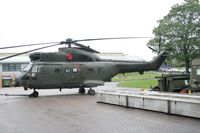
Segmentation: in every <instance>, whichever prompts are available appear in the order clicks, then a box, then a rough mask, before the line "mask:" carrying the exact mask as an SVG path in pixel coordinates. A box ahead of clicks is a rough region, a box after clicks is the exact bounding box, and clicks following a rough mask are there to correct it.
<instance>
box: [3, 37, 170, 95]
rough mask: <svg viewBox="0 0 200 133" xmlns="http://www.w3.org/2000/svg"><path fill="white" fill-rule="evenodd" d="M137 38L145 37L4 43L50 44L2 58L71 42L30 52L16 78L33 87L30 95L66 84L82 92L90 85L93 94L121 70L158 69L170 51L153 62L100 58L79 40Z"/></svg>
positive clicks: (90, 92) (140, 71) (121, 71)
mask: <svg viewBox="0 0 200 133" xmlns="http://www.w3.org/2000/svg"><path fill="white" fill-rule="evenodd" d="M134 38H143V37H119V38H96V39H83V40H72V39H67V40H66V41H62V42H51V43H40V44H28V45H19V46H10V47H3V48H0V49H8V48H16V47H25V46H33V45H47V44H49V45H48V46H43V47H40V48H37V49H33V50H29V51H25V52H22V53H18V54H15V55H11V56H8V57H5V58H2V59H0V61H1V60H5V59H8V58H11V57H15V56H18V55H21V54H25V53H29V52H33V51H36V50H39V49H44V48H48V47H53V46H57V45H63V44H65V45H68V47H64V48H59V52H48V53H43V52H34V53H31V54H30V55H29V58H30V63H29V64H28V65H27V66H26V67H25V68H24V69H23V70H22V71H21V74H20V75H19V76H18V77H17V79H16V82H18V83H19V84H21V85H22V86H23V87H24V89H25V90H27V89H33V90H34V91H33V93H32V94H30V95H29V97H38V95H39V93H38V92H37V91H36V89H60V90H62V89H65V88H69V89H70V88H79V93H80V94H84V93H85V88H90V89H89V90H88V94H89V95H94V94H95V90H93V89H92V88H93V87H97V86H101V85H104V82H108V81H111V78H112V77H114V76H115V75H117V74H119V73H127V72H139V73H140V74H143V72H144V71H152V70H153V71H154V70H158V69H159V67H160V66H161V64H162V63H163V62H164V60H165V58H166V56H167V53H166V52H160V53H159V55H158V56H157V57H156V58H155V59H153V60H152V61H150V62H144V61H124V60H110V59H109V60H108V59H107V60H106V59H101V58H100V57H98V56H97V55H96V53H99V52H98V51H96V50H94V49H92V48H90V47H87V46H84V45H82V44H79V43H78V42H85V41H96V40H109V39H134ZM50 44H51V45H50ZM72 45H73V47H72Z"/></svg>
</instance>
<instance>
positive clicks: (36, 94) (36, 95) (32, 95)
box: [29, 91, 39, 97]
mask: <svg viewBox="0 0 200 133" xmlns="http://www.w3.org/2000/svg"><path fill="white" fill-rule="evenodd" d="M38 96H39V93H38V92H37V91H34V92H33V93H31V94H30V95H29V97H38Z"/></svg>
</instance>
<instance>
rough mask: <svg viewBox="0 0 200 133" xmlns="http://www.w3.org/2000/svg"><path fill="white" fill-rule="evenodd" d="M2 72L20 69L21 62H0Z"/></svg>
mask: <svg viewBox="0 0 200 133" xmlns="http://www.w3.org/2000/svg"><path fill="white" fill-rule="evenodd" d="M2 67H3V72H13V71H20V70H21V64H2Z"/></svg>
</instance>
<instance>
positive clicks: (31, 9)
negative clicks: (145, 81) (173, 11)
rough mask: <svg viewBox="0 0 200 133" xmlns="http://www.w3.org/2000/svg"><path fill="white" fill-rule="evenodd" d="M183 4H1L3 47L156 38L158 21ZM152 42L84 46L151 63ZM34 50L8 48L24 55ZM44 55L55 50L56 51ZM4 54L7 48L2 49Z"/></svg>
mask: <svg viewBox="0 0 200 133" xmlns="http://www.w3.org/2000/svg"><path fill="white" fill-rule="evenodd" d="M182 2H183V0H1V1H0V17H1V19H0V47H4V46H11V45H22V44H31V43H40V42H52V41H63V40H65V39H67V38H72V39H75V40H76V39H86V38H101V37H126V36H150V37H151V36H153V34H152V30H153V28H154V27H155V26H157V25H158V23H157V21H158V20H159V19H162V18H163V16H165V15H166V14H167V13H168V12H169V10H170V8H171V7H172V6H173V5H174V4H177V3H179V4H180V3H182ZM148 40H149V39H134V40H109V41H93V42H84V43H82V44H84V45H89V46H90V47H92V48H94V49H96V50H97V51H100V52H123V53H125V54H129V55H136V56H139V57H142V58H143V59H145V60H150V59H151V58H152V57H153V55H154V54H152V52H151V50H149V49H148V48H147V46H146V44H147V42H148ZM28 49H31V47H30V48H20V49H10V50H9V52H22V51H25V50H28ZM45 51H57V47H54V48H51V49H50V48H49V49H46V50H45ZM0 52H5V50H0Z"/></svg>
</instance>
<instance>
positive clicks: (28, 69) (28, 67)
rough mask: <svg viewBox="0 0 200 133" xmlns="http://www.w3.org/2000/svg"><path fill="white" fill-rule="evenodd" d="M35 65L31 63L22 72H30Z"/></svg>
mask: <svg viewBox="0 0 200 133" xmlns="http://www.w3.org/2000/svg"><path fill="white" fill-rule="evenodd" d="M32 66H33V64H32V63H30V64H28V65H26V66H25V67H24V68H23V69H22V72H29V71H30V70H31V68H32Z"/></svg>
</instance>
